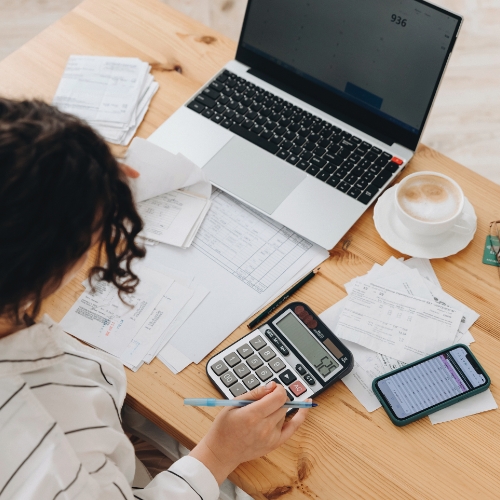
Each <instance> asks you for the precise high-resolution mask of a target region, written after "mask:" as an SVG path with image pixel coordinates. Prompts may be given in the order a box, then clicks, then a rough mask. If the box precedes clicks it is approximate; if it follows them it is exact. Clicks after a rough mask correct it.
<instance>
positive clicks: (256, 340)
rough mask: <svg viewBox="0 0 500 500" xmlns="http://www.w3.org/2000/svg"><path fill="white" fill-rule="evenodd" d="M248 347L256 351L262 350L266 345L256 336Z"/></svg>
mask: <svg viewBox="0 0 500 500" xmlns="http://www.w3.org/2000/svg"><path fill="white" fill-rule="evenodd" d="M250 345H251V346H252V347H253V348H254V349H255V350H256V351H258V350H259V349H262V348H263V347H264V346H266V345H267V342H266V341H265V340H264V339H263V338H262V337H261V336H260V335H257V337H255V338H254V339H252V340H251V341H250Z"/></svg>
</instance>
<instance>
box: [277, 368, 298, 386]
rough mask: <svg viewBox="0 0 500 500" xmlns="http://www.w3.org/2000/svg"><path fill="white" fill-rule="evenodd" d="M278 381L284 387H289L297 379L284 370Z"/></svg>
mask: <svg viewBox="0 0 500 500" xmlns="http://www.w3.org/2000/svg"><path fill="white" fill-rule="evenodd" d="M280 380H281V381H282V382H283V383H284V384H285V385H290V384H291V383H293V382H295V381H296V380H297V377H296V376H295V375H294V374H293V373H292V372H291V371H290V370H285V371H284V372H283V373H282V374H281V375H280Z"/></svg>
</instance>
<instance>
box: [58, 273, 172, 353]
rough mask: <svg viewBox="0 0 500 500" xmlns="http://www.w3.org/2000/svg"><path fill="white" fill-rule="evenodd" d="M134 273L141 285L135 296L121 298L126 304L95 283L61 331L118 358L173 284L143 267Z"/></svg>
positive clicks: (106, 286)
mask: <svg viewBox="0 0 500 500" xmlns="http://www.w3.org/2000/svg"><path fill="white" fill-rule="evenodd" d="M136 273H138V274H139V276H140V277H141V281H140V283H139V285H138V286H137V289H136V291H135V293H132V294H129V295H127V296H126V297H125V300H126V301H127V304H125V303H123V302H122V301H121V299H120V297H119V296H118V293H117V290H116V288H115V286H114V285H112V284H111V283H106V282H105V281H99V282H96V283H95V291H94V292H93V291H92V290H91V289H90V288H89V289H87V290H85V291H84V292H83V293H82V294H81V295H80V297H79V298H78V300H77V301H76V302H75V304H74V305H73V307H72V308H71V309H70V310H69V311H68V313H67V314H66V315H65V316H64V318H63V319H62V321H61V323H60V324H61V326H62V328H63V329H64V331H66V332H68V333H70V334H71V335H74V336H75V337H78V338H79V339H81V340H83V341H84V342H87V343H88V344H91V345H93V346H95V347H98V348H99V349H102V350H103V351H106V352H108V353H109V354H113V355H114V356H117V357H120V356H121V355H122V354H123V353H124V352H125V350H126V349H127V346H128V345H129V344H130V342H131V341H132V339H133V338H134V337H135V335H136V334H137V332H138V331H139V330H140V328H141V327H142V325H143V324H144V323H145V322H146V321H147V319H148V318H149V316H150V314H151V313H152V312H153V310H154V309H155V307H156V305H157V304H158V302H160V300H161V298H162V296H164V295H165V293H166V292H167V290H168V289H169V288H170V287H171V286H172V284H173V283H174V280H173V279H172V278H169V277H168V276H165V275H164V274H161V273H159V272H156V271H154V270H153V269H149V268H147V267H145V266H140V267H138V270H137V271H136Z"/></svg>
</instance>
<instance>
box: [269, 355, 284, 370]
mask: <svg viewBox="0 0 500 500" xmlns="http://www.w3.org/2000/svg"><path fill="white" fill-rule="evenodd" d="M269 366H270V367H271V368H272V369H273V371H274V372H275V373H279V372H280V371H281V370H283V368H285V367H286V365H285V363H283V361H282V360H281V359H280V358H276V359H273V360H272V361H271V362H270V363H269Z"/></svg>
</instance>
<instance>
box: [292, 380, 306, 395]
mask: <svg viewBox="0 0 500 500" xmlns="http://www.w3.org/2000/svg"><path fill="white" fill-rule="evenodd" d="M289 389H290V390H291V391H292V392H293V393H294V394H295V396H297V397H298V396H300V395H301V394H304V392H306V391H307V389H306V387H305V385H304V384H303V383H302V382H301V381H300V380H296V381H295V382H294V383H293V384H291V385H290V386H289Z"/></svg>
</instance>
